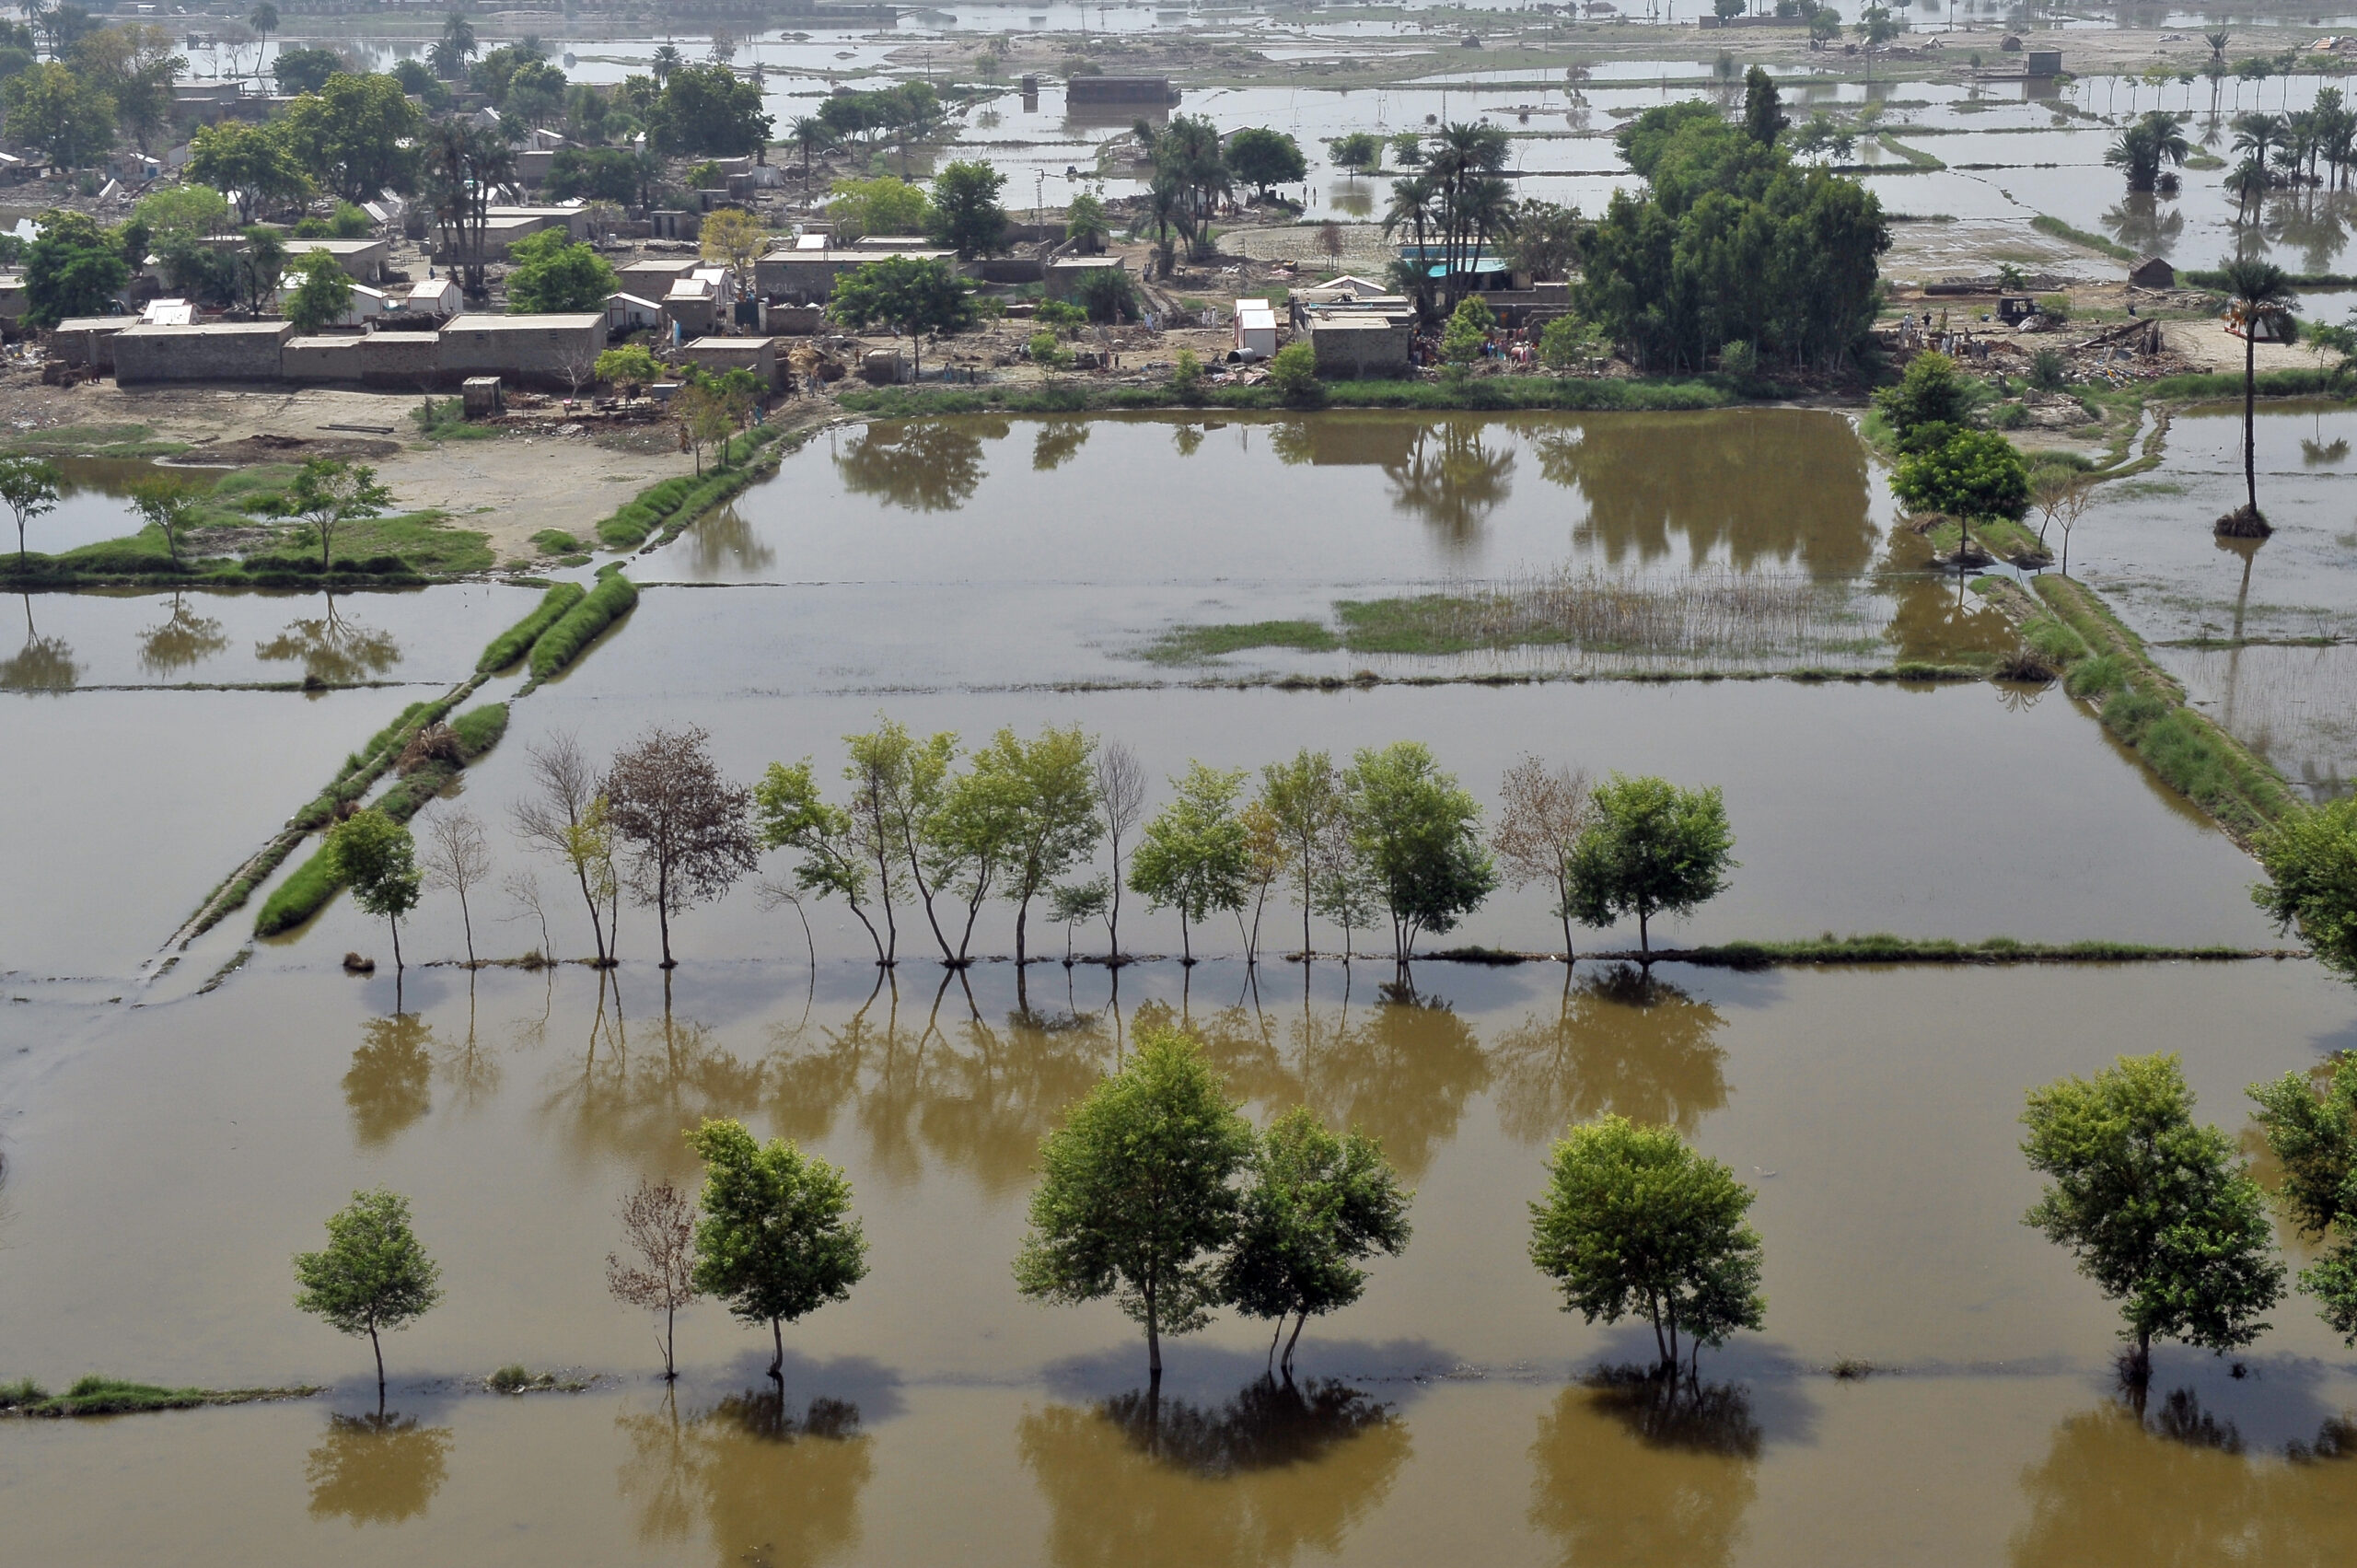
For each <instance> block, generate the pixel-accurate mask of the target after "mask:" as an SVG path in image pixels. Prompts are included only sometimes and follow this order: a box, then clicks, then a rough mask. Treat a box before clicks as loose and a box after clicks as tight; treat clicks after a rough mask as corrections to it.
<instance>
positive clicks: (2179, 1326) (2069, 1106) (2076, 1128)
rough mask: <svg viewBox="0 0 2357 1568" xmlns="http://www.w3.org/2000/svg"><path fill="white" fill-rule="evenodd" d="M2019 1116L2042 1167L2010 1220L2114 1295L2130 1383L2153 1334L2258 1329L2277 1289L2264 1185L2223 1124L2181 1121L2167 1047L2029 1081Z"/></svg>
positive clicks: (2178, 1088) (2138, 1382)
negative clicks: (2042, 1180)
mask: <svg viewBox="0 0 2357 1568" xmlns="http://www.w3.org/2000/svg"><path fill="white" fill-rule="evenodd" d="M2022 1125H2023V1126H2024V1127H2025V1128H2026V1129H2027V1130H2028V1133H2027V1136H2026V1137H2025V1138H2024V1139H2023V1140H2022V1153H2023V1154H2024V1155H2025V1156H2027V1157H2028V1159H2029V1163H2030V1167H2031V1168H2032V1169H2034V1170H2036V1171H2038V1173H2039V1174H2040V1175H2042V1176H2044V1177H2046V1178H2048V1179H2049V1185H2048V1186H2047V1189H2046V1191H2045V1194H2044V1195H2043V1196H2042V1197H2040V1198H2039V1200H2038V1203H2037V1206H2036V1207H2034V1208H2032V1209H2031V1210H2030V1211H2029V1213H2028V1214H2026V1215H2025V1216H2023V1221H2022V1223H2023V1224H2025V1225H2032V1226H2034V1227H2036V1228H2037V1229H2038V1230H2040V1231H2043V1232H2044V1233H2045V1234H2046V1237H2047V1239H2048V1240H2049V1241H2052V1242H2054V1243H2056V1244H2057V1245H2059V1246H2062V1247H2067V1248H2069V1249H2071V1251H2072V1253H2073V1255H2074V1256H2075V1257H2076V1258H2077V1260H2078V1264H2079V1272H2081V1273H2083V1274H2084V1275H2086V1276H2087V1277H2088V1278H2089V1279H2091V1280H2093V1281H2095V1282H2096V1284H2097V1285H2098V1286H2100V1287H2101V1288H2102V1290H2103V1293H2104V1295H2106V1296H2107V1297H2109V1298H2110V1299H2112V1300H2114V1301H2118V1302H2119V1303H2120V1304H2121V1305H2120V1314H2121V1316H2122V1317H2123V1318H2125V1319H2126V1326H2125V1328H2124V1329H2123V1330H2122V1337H2123V1338H2125V1339H2130V1340H2132V1341H2133V1342H2134V1345H2135V1348H2134V1349H2133V1350H2132V1351H2131V1353H2129V1355H2128V1357H2127V1358H2126V1361H2125V1364H2124V1370H2125V1372H2126V1374H2127V1376H2128V1377H2129V1378H2130V1380H2131V1383H2133V1384H2134V1385H2135V1386H2137V1387H2140V1388H2141V1387H2142V1385H2143V1383H2144V1382H2145V1381H2146V1380H2147V1379H2148V1378H2149V1377H2150V1376H2152V1365H2153V1359H2152V1349H2153V1342H2154V1340H2155V1339H2163V1340H2178V1341H2182V1342H2185V1343H2187V1344H2189V1345H2197V1346H2199V1347H2200V1348H2201V1349H2204V1350H2213V1351H2228V1350H2238V1349H2240V1348H2241V1347H2243V1346H2245V1345H2247V1344H2249V1343H2250V1342H2252V1341H2253V1340H2255V1339H2257V1338H2258V1336H2259V1335H2260V1334H2261V1333H2263V1332H2264V1331H2266V1329H2267V1327H2268V1326H2267V1324H2265V1323H2264V1322H2261V1321H2260V1320H2259V1317H2258V1315H2259V1314H2260V1313H2262V1312H2265V1311H2266V1310H2267V1309H2268V1308H2270V1307H2273V1306H2274V1305H2275V1304H2276V1302H2278V1301H2279V1300H2281V1299H2282V1295H2283V1266H2282V1264H2281V1263H2279V1262H2278V1261H2276V1260H2275V1256H2274V1238H2273V1235H2272V1233H2271V1231H2270V1228H2269V1226H2268V1222H2267V1202H2266V1196H2265V1194H2264V1193H2262V1192H2261V1191H2259V1187H2258V1183H2257V1182H2256V1181H2253V1180H2252V1179H2251V1178H2250V1174H2249V1172H2248V1170H2247V1168H2246V1167H2245V1165H2244V1162H2243V1161H2242V1159H2241V1158H2240V1157H2238V1156H2236V1155H2235V1146H2234V1144H2233V1142H2232V1141H2231V1140H2230V1139H2228V1138H2227V1137H2226V1135H2225V1134H2224V1133H2223V1132H2219V1131H2218V1130H2217V1129H2216V1128H2214V1127H2197V1126H2195V1125H2194V1122H2193V1092H2192V1090H2191V1089H2189V1088H2188V1087H2187V1086H2186V1082H2185V1074H2184V1073H2183V1072H2182V1071H2181V1070H2180V1069H2179V1067H2178V1065H2177V1058H2176V1057H2175V1056H2142V1057H2135V1056H2123V1057H2121V1058H2120V1059H2119V1062H2118V1063H2116V1064H2114V1065H2112V1066H2110V1067H2107V1068H2105V1069H2104V1070H2103V1071H2102V1072H2100V1073H2097V1074H2096V1075H2095V1076H2094V1077H2093V1078H2092V1079H2088V1078H2077V1077H2073V1078H2065V1079H2062V1080H2061V1082H2059V1083H2055V1084H2050V1085H2049V1086H2046V1087H2045V1088H2042V1089H2033V1090H2031V1091H2030V1094H2029V1104H2028V1107H2027V1109H2025V1110H2024V1111H2023V1112H2022Z"/></svg>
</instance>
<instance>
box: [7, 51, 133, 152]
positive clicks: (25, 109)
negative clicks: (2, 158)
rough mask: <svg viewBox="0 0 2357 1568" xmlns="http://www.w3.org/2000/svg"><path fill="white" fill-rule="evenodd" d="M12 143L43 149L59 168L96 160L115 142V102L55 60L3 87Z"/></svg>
mask: <svg viewBox="0 0 2357 1568" xmlns="http://www.w3.org/2000/svg"><path fill="white" fill-rule="evenodd" d="M0 105H5V106H6V110H7V128H8V136H9V139H10V140H12V141H16V142H20V143H22V144H24V145H27V146H30V147H39V148H40V149H41V151H42V152H44V153H47V154H48V155H49V161H50V162H52V164H55V165H56V166H57V167H58V168H64V169H75V168H83V167H84V166H85V165H87V164H89V163H92V162H94V161H96V159H97V158H98V157H99V154H101V153H103V152H105V151H106V150H107V148H108V147H109V146H110V145H112V144H113V142H114V99H110V98H109V97H108V96H107V95H106V92H105V89H103V88H101V87H97V86H95V85H94V84H92V83H89V82H86V81H84V80H83V79H82V78H81V77H79V76H77V75H75V74H74V73H73V71H71V70H70V69H68V68H67V67H65V66H64V65H61V64H57V63H56V62H54V61H52V62H50V63H49V64H44V65H36V66H34V67H33V68H32V69H31V70H29V71H20V72H18V73H17V75H13V76H11V77H9V78H8V80H7V83H6V86H5V87H0Z"/></svg>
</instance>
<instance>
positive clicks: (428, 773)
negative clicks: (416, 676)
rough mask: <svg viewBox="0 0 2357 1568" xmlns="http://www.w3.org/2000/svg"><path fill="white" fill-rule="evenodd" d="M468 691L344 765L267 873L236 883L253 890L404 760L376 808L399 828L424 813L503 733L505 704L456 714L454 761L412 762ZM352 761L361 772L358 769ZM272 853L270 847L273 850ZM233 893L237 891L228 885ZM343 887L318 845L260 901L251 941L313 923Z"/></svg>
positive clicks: (420, 713) (449, 757) (410, 718)
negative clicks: (307, 835) (309, 835)
mask: <svg viewBox="0 0 2357 1568" xmlns="http://www.w3.org/2000/svg"><path fill="white" fill-rule="evenodd" d="M472 690H473V685H472V683H471V682H470V683H469V684H468V685H467V686H466V687H464V688H462V689H461V691H460V692H459V693H454V694H453V695H451V696H449V697H446V698H443V699H442V700H441V701H440V702H438V703H413V704H412V705H411V706H410V707H409V708H408V709H406V710H405V711H404V712H403V713H402V714H401V717H400V718H399V719H396V720H395V721H394V722H393V723H392V724H391V725H389V726H387V727H386V728H385V729H383V730H380V731H378V732H377V737H376V738H374V739H373V740H371V741H370V742H369V748H368V750H367V752H366V753H365V754H355V755H354V757H352V758H348V759H346V760H345V764H344V766H345V770H346V771H345V773H344V774H343V777H342V778H340V779H338V781H337V782H336V783H335V784H332V785H331V786H330V787H329V789H328V791H327V792H326V793H325V794H323V795H321V796H319V797H318V798H317V799H315V800H313V801H312V802H311V803H310V805H308V806H307V807H304V808H303V810H302V811H301V812H300V813H299V814H298V815H297V816H296V823H295V830H294V831H292V832H290V833H288V834H285V835H282V837H281V840H280V841H279V842H283V843H284V846H285V847H284V849H283V850H281V851H280V853H279V855H278V857H277V859H276V860H273V861H271V862H270V865H268V866H267V867H261V868H259V869H258V868H257V867H255V866H250V867H248V869H247V871H246V873H245V874H244V876H243V877H241V878H240V880H242V881H244V882H246V884H247V890H248V891H250V890H251V888H252V886H253V885H254V884H257V883H259V882H261V879H262V878H263V877H268V876H269V875H270V872H271V871H272V870H273V869H275V868H276V867H277V865H279V863H280V862H282V861H284V859H285V858H286V855H287V854H288V853H291V852H292V851H293V849H294V847H295V844H296V842H299V841H300V840H301V838H302V836H303V833H304V831H306V830H308V829H310V828H315V827H316V828H323V827H326V826H328V825H329V824H331V823H332V822H333V821H334V820H335V813H336V810H337V807H339V806H340V805H342V804H343V802H345V801H352V802H354V803H356V802H358V801H359V800H360V798H361V797H362V796H365V795H366V793H367V788H368V784H370V783H373V782H374V781H375V780H376V779H377V778H378V777H381V776H382V775H383V773H384V771H385V769H386V768H387V767H389V766H391V765H394V764H395V763H397V762H400V761H401V760H402V759H403V758H404V757H408V758H409V761H408V764H407V771H406V772H403V773H402V775H401V780H400V782H399V783H397V784H394V785H393V786H392V787H391V788H389V789H388V790H386V791H385V793H384V795H383V796H380V797H379V798H378V799H377V803H376V809H377V810H379V811H381V812H383V813H384V814H385V815H386V816H388V817H390V818H391V819H393V820H394V821H396V822H406V821H408V820H409V819H411V818H412V817H414V816H416V815H417V814H418V812H420V811H422V810H424V807H425V805H426V803H427V802H428V801H430V800H432V799H434V798H435V796H438V795H440V794H441V793H442V792H443V791H444V790H445V789H447V788H448V787H449V785H450V781H451V780H453V779H455V778H457V777H458V776H459V773H460V772H464V771H465V769H466V767H467V766H468V764H470V763H471V762H474V761H478V760H479V759H481V758H482V755H483V754H484V753H485V752H487V751H489V750H490V749H492V748H493V747H494V746H496V745H498V744H499V739H500V737H501V736H503V735H505V734H506V733H507V704H506V703H485V704H483V705H482V707H479V708H475V709H472V710H470V711H469V712H467V713H463V714H459V716H458V717H457V718H456V719H455V720H453V721H452V722H451V725H450V730H451V733H452V735H453V736H454V737H455V738H456V741H457V745H456V748H455V755H453V754H450V753H446V752H440V751H435V752H429V753H426V754H424V755H416V754H415V751H414V749H415V748H416V746H417V743H418V742H419V741H420V738H421V737H423V736H424V733H425V731H426V729H427V727H428V726H432V725H435V724H438V723H440V722H441V720H442V717H443V715H444V714H447V713H448V712H449V711H450V709H451V708H453V707H455V706H456V705H457V704H458V703H459V702H460V701H462V700H463V694H464V693H465V692H468V691H472ZM355 762H357V763H359V764H360V765H359V766H357V767H355V766H354V763H355ZM273 847H275V846H273ZM233 887H234V885H233ZM341 889H343V877H342V876H341V875H339V874H338V872H337V871H336V868H335V865H334V862H333V860H332V858H331V856H330V855H329V854H328V852H327V846H326V845H325V844H324V843H322V844H321V845H320V846H319V848H318V849H317V850H314V851H313V852H312V854H311V857H310V858H309V859H308V860H306V861H305V862H304V863H303V864H302V865H298V866H296V868H295V870H294V873H293V875H291V876H289V877H287V878H286V880H285V881H284V882H281V883H280V884H279V885H278V887H277V888H276V889H274V890H273V892H272V893H271V895H270V897H269V898H267V899H265V900H262V906H261V913H260V914H257V915H256V916H255V917H254V935H257V936H276V935H281V934H283V933H284V932H288V931H292V930H294V929H295V928H296V926H298V925H300V924H302V923H304V922H305V921H307V920H308V919H310V918H311V917H312V916H313V915H315V914H317V913H319V911H321V910H322V909H325V908H326V907H327V904H328V900H331V899H332V898H334V897H335V896H336V894H337V892H338V891H340V890H341ZM242 902H244V898H243V897H242V896H240V897H238V899H237V900H235V901H234V902H232V903H230V904H229V905H228V906H226V908H225V909H224V910H223V913H226V912H227V909H234V908H236V907H237V904H238V903H242Z"/></svg>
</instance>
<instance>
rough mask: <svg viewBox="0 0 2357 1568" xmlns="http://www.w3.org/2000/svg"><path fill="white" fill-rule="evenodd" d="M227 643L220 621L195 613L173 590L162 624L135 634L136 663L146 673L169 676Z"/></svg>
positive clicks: (206, 657)
mask: <svg viewBox="0 0 2357 1568" xmlns="http://www.w3.org/2000/svg"><path fill="white" fill-rule="evenodd" d="M228 645H229V639H228V638H227V637H226V636H224V635H223V634H222V632H221V622H219V621H215V620H214V619H213V618H212V617H211V616H208V615H199V614H197V613H196V612H195V611H194V610H191V609H190V608H189V607H188V603H187V599H186V596H185V595H182V594H179V593H175V594H173V595H172V609H171V613H170V614H168V615H167V616H166V617H165V618H164V621H163V624H161V625H159V626H150V627H149V628H147V630H145V632H142V633H139V663H140V667H141V668H144V669H145V670H146V671H147V673H148V674H150V675H170V674H173V673H175V672H177V671H179V670H183V669H186V668H189V667H190V666H192V665H197V664H202V663H203V662H204V661H205V660H206V659H209V658H211V657H212V656H214V655H215V654H217V653H219V652H220V651H221V650H222V649H223V648H226V647H227V646H228Z"/></svg>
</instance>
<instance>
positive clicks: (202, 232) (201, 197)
mask: <svg viewBox="0 0 2357 1568" xmlns="http://www.w3.org/2000/svg"><path fill="white" fill-rule="evenodd" d="M131 213H132V216H133V217H134V218H135V219H137V220H138V221H139V222H140V223H143V224H145V225H146V226H147V235H148V238H149V241H150V243H152V244H153V245H154V246H155V248H156V249H157V250H159V251H160V250H164V249H165V248H166V247H168V246H169V245H170V244H171V243H172V242H173V241H175V240H198V239H205V238H211V237H212V236H214V235H215V234H218V233H220V232H221V231H222V230H223V229H224V228H226V227H227V226H228V224H229V203H227V202H226V201H224V200H223V199H222V196H221V192H218V191H215V189H213V187H212V186H210V185H202V184H198V185H167V186H165V187H164V188H163V189H162V190H160V191H151V192H148V193H147V194H146V195H145V196H142V197H140V198H139V202H138V204H137V205H135V206H134V207H133V208H132V209H131Z"/></svg>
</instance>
